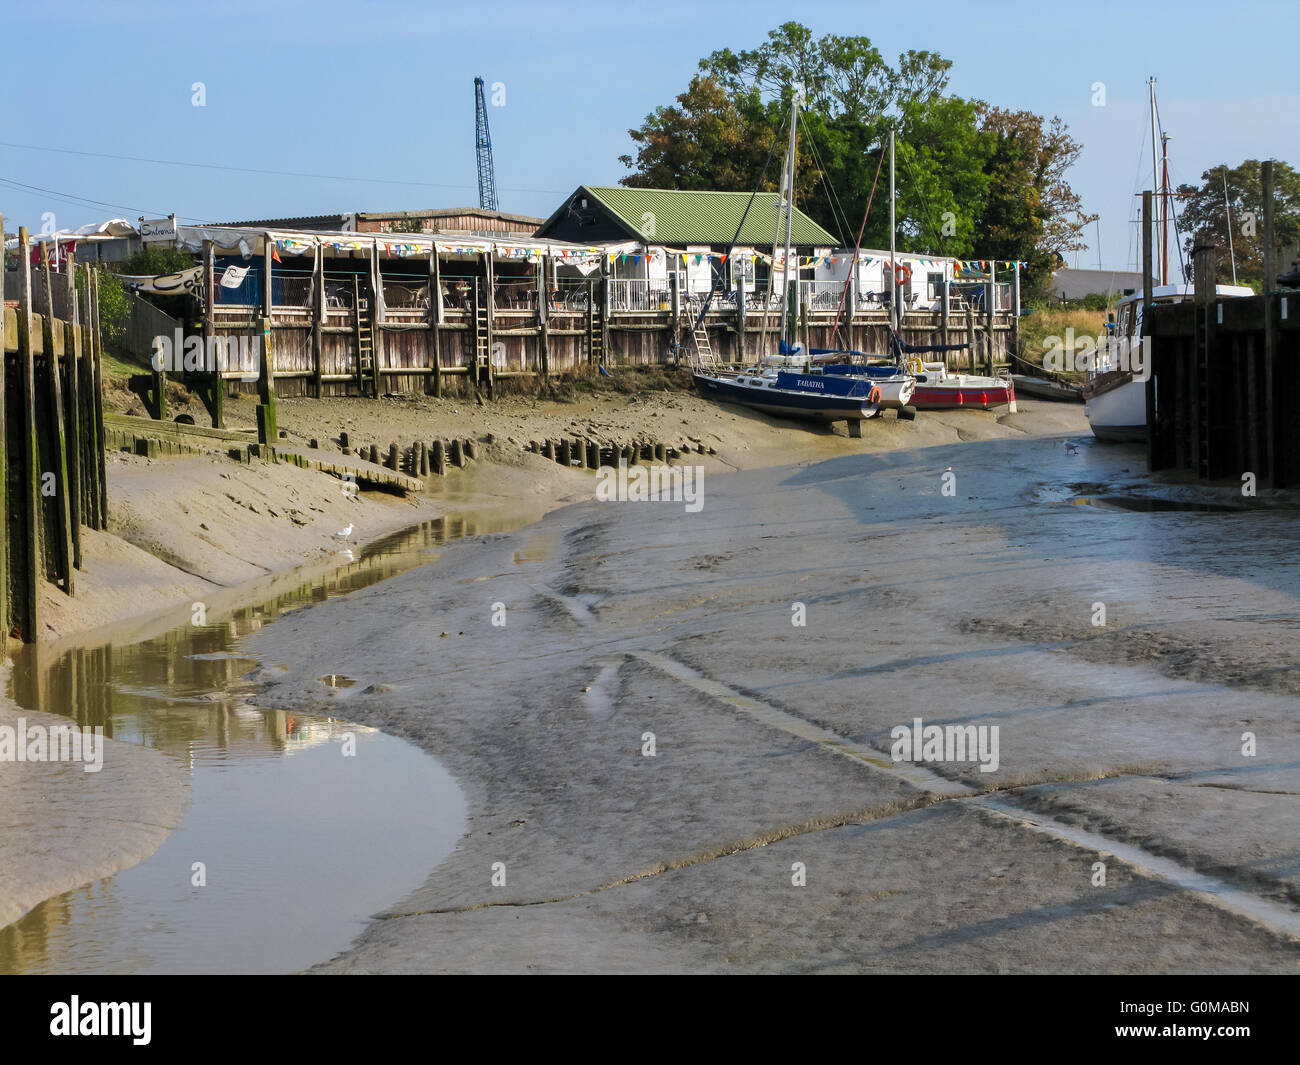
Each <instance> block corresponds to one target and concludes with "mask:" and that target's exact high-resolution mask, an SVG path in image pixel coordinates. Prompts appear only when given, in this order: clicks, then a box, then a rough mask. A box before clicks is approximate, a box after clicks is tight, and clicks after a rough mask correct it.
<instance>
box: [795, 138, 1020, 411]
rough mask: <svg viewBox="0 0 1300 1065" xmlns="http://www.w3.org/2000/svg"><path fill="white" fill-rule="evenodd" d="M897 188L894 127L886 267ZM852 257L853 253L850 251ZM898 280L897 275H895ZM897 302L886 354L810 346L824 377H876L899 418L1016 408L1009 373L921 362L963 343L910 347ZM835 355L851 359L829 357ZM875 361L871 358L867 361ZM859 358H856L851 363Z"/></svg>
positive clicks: (894, 231) (893, 238)
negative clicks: (973, 371)
mask: <svg viewBox="0 0 1300 1065" xmlns="http://www.w3.org/2000/svg"><path fill="white" fill-rule="evenodd" d="M896 208H897V189H896V185H895V176H894V131H893V130H892V129H891V130H890V131H889V266H890V268H891V269H893V270H895V271H897V269H898V248H897V237H898V225H897V221H896V218H895V211H896ZM855 258H856V255H855ZM894 276H895V278H897V274H895V275H894ZM899 304H900V301H899V300H898V299H897V298H894V299H891V300H890V301H889V346H890V352H889V354H887V355H885V354H881V355H864V354H863V353H862V352H860V351H843V350H829V349H818V348H813V349H812V351H811V352H810V354H811V355H812V357H813V358H814V359H820V360H821V362H822V363H823V365H822V367H821V369H822V373H823V374H825V375H826V376H828V377H837V376H839V377H851V378H859V379H865V380H874V381H877V382H878V383H879V384H880V385H881V388H882V391H884V390H889V391H884V394H885V395H886V396H888V399H886V400H885V402H890V401H893V402H894V403H896V404H897V405H898V407H899V416H900V417H904V418H906V417H914V416H915V412H916V411H918V410H947V409H952V408H957V407H970V408H979V409H984V410H987V409H989V408H992V407H997V406H1002V405H1008V406H1009V407H1010V411H1011V413H1012V414H1014V413H1015V412H1016V393H1015V385H1014V384H1013V383H1012V381H1011V378H1010V376H1006V377H981V376H979V375H977V374H954V373H950V372H949V370H948V366H947V363H946V362H943V361H939V362H926V361H924V360H923V359H922V358H921V357H920V356H921V355H924V354H931V353H936V352H947V351H961V350H964V349H965V348H967V347H969V345H967V344H932V345H912V344H908V343H906V342H905V341H904V340H903V338H902V336H901V335H900V333H899ZM837 356H839V357H841V360H842V357H846V356H847V357H848V359H849V360H850V361H848V362H844V361H831V360H833V359H835V358H836V357H837ZM872 359H875V360H877V361H876V362H874V363H873V362H872V361H870V360H872ZM853 360H861V361H853Z"/></svg>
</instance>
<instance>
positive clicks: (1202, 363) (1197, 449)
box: [1148, 244, 1253, 477]
mask: <svg viewBox="0 0 1300 1065" xmlns="http://www.w3.org/2000/svg"><path fill="white" fill-rule="evenodd" d="M1192 264H1193V265H1192V269H1193V270H1194V271H1195V273H1194V276H1193V282H1194V287H1193V299H1194V301H1195V303H1196V336H1195V338H1194V340H1193V343H1194V344H1195V349H1194V350H1195V358H1194V359H1193V361H1192V365H1191V366H1190V367H1189V368H1188V369H1189V371H1190V372H1189V373H1188V375H1187V380H1188V389H1187V402H1188V411H1189V412H1190V419H1189V420H1190V428H1191V453H1192V470H1193V472H1194V473H1196V475H1197V476H1198V477H1210V476H1212V475H1213V471H1212V468H1211V465H1212V462H1213V459H1214V456H1213V454H1212V453H1211V445H1212V438H1211V435H1210V434H1211V432H1212V431H1213V428H1214V416H1215V410H1214V408H1215V406H1216V403H1215V402H1214V400H1215V392H1216V391H1218V390H1217V389H1212V388H1211V386H1210V382H1211V380H1213V376H1214V375H1213V369H1212V367H1211V366H1210V355H1211V354H1212V353H1213V351H1214V348H1215V333H1216V332H1217V322H1216V320H1215V319H1216V318H1217V315H1216V313H1215V308H1216V301H1215V295H1216V288H1215V279H1216V275H1217V274H1218V272H1219V259H1218V253H1217V251H1216V249H1215V248H1214V246H1213V245H1208V244H1207V245H1201V244H1198V245H1197V246H1196V247H1195V248H1193V249H1192ZM1238 377H1239V379H1238V381H1237V385H1238V387H1240V385H1241V381H1240V375H1238ZM1202 403H1203V404H1204V405H1205V425H1204V433H1205V435H1204V436H1202V426H1201V413H1200V407H1201V404H1202ZM1252 418H1253V415H1252ZM1148 431H1149V430H1148ZM1238 472H1240V471H1238Z"/></svg>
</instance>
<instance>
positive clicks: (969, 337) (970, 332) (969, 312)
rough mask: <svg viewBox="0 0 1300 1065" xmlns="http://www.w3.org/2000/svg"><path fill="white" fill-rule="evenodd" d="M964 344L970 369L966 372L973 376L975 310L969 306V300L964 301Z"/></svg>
mask: <svg viewBox="0 0 1300 1065" xmlns="http://www.w3.org/2000/svg"><path fill="white" fill-rule="evenodd" d="M966 343H967V351H968V353H969V354H968V355H967V360H968V361H969V363H970V368H969V369H968V370H967V371H966V372H967V373H972V374H973V373H974V372H975V346H976V340H975V309H974V308H973V307H972V306H971V305H970V301H969V300H967V301H966Z"/></svg>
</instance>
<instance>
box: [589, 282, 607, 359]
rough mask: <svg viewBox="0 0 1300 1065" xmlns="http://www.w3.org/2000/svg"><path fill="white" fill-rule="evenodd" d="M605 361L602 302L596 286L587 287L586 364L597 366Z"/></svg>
mask: <svg viewBox="0 0 1300 1065" xmlns="http://www.w3.org/2000/svg"><path fill="white" fill-rule="evenodd" d="M604 361H605V327H604V301H603V300H600V299H598V298H597V293H596V286H595V285H593V284H588V285H587V364H588V365H589V366H598V365H599V364H600V363H602V362H604Z"/></svg>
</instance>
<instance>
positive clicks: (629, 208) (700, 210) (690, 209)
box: [583, 185, 840, 248]
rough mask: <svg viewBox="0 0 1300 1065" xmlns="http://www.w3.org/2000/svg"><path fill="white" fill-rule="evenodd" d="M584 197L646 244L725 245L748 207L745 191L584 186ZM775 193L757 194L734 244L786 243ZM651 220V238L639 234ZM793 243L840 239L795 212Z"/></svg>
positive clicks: (831, 245) (823, 243) (834, 243)
mask: <svg viewBox="0 0 1300 1065" xmlns="http://www.w3.org/2000/svg"><path fill="white" fill-rule="evenodd" d="M583 188H584V189H586V190H587V191H588V192H589V193H591V194H592V195H593V196H595V197H596V199H598V200H600V202H601V203H603V204H604V205H605V206H606V207H607V208H608V209H609V210H610V211H612V212H613V213H614V214H616V215H618V216H619V218H621V219H622V220H623V222H624V224H625V225H627V226H628V227H629V228H630V229H631V230H633V231H634V232H637V233H641V234H643V237H644V239H645V240H646V241H647V242H648V243H651V244H674V245H686V244H724V245H725V244H730V243H731V239H732V237H734V236H735V235H736V227H737V226H738V225H740V219H741V218H742V217H743V216H744V214H745V207H746V206H747V205H748V204H749V197H750V195H751V194H750V193H748V192H677V191H674V190H672V189H632V188H627V187H626V186H623V185H584V186H583ZM776 201H777V194H776V193H775V192H760V193H759V194H758V195H757V196H755V197H754V205H753V207H751V208H750V210H749V216H748V217H747V218H745V228H744V229H743V230H742V231H741V234H740V237H739V239H738V240H737V241H736V243H737V244H741V245H744V246H747V247H763V246H764V245H770V244H772V243H773V238H774V237H775V238H776V239H775V243H777V244H781V243H783V242H784V240H785V232H784V226H782V231H781V232H780V233H774V232H773V231H774V230H775V229H776V219H777V211H776ZM647 212H648V213H650V214H652V215H654V235H653V236H650V235H649V234H647V233H645V231H644V230H643V228H642V227H643V219H644V218H645V215H646V213H647ZM790 242H791V243H792V244H810V245H817V246H819V247H829V248H836V247H839V243H840V242H839V240H838V238H836V236H835V235H834V234H833V233H828V232H827V231H826V230H824V229H823V228H822V227H821V226H819V225H818V224H817V223H816V222H814V221H813V220H812V219H811V218H809V217H808V216H807V215H806V214H804V213H803V212H802V211H800V210H799V208H798V207H795V211H794V223H793V226H792V235H791V238H790Z"/></svg>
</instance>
